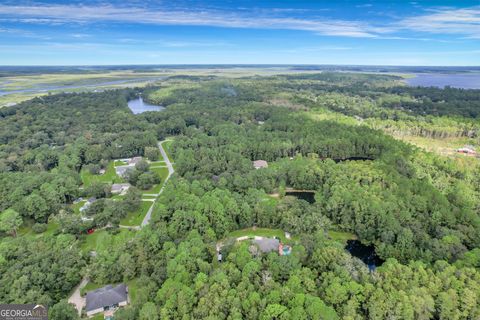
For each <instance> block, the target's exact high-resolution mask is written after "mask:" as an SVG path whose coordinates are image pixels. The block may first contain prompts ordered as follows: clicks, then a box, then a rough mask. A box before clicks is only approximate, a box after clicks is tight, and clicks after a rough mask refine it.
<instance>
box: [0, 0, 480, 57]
mask: <svg viewBox="0 0 480 320" xmlns="http://www.w3.org/2000/svg"><path fill="white" fill-rule="evenodd" d="M117 64H343V65H416V66H419V65H422V66H479V65H480V0H476V1H462V0H453V1H452V0H451V1H403V0H396V1H353V0H349V1H347V0H329V1H318V0H317V1H314V0H309V1H303V0H296V1H290V0H283V1H262V0H251V1H250V0H248V1H243V0H237V1H235V0H221V1H202V0H200V1H187V0H179V1H175V0H167V1H161V0H160V1H149V0H132V1H128V0H123V1H115V0H103V1H91V0H84V1H59V0H48V1H46V0H44V1H34V0H28V1H24V0H14V1H11V0H0V65H117Z"/></svg>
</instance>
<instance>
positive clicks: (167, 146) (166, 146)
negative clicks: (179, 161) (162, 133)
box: [162, 140, 173, 163]
mask: <svg viewBox="0 0 480 320" xmlns="http://www.w3.org/2000/svg"><path fill="white" fill-rule="evenodd" d="M172 144H173V140H169V141H165V142H164V143H162V146H163V149H165V152H166V153H167V158H168V160H170V162H172V163H173V161H172V157H171V156H170V154H171V150H172V149H171V148H172Z"/></svg>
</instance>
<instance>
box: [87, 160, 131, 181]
mask: <svg viewBox="0 0 480 320" xmlns="http://www.w3.org/2000/svg"><path fill="white" fill-rule="evenodd" d="M80 177H81V178H82V182H83V185H84V186H85V187H88V186H90V185H91V184H92V183H94V182H103V183H122V182H124V181H123V179H122V178H120V177H119V176H117V174H116V172H115V167H114V164H113V161H111V162H110V163H109V164H108V167H107V168H106V172H105V174H103V175H98V174H91V173H90V172H89V171H88V170H86V169H82V171H81V172H80Z"/></svg>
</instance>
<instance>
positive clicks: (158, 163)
mask: <svg viewBox="0 0 480 320" xmlns="http://www.w3.org/2000/svg"><path fill="white" fill-rule="evenodd" d="M165 165H166V163H165V161H160V160H159V161H152V162H150V166H151V167H154V166H165Z"/></svg>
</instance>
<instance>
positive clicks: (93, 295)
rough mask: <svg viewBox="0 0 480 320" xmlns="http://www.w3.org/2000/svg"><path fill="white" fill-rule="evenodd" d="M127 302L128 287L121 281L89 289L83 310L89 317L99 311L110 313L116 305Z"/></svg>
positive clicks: (119, 305)
mask: <svg viewBox="0 0 480 320" xmlns="http://www.w3.org/2000/svg"><path fill="white" fill-rule="evenodd" d="M127 304H128V287H127V285H126V284H124V283H122V284H119V285H117V286H116V287H113V286H112V285H108V286H105V287H103V288H100V289H97V290H93V291H89V292H88V293H87V297H86V307H85V311H86V312H87V316H88V317H91V316H93V315H95V314H98V313H101V312H107V313H109V312H110V313H112V311H115V310H116V309H117V308H118V307H122V306H126V305H127Z"/></svg>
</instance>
